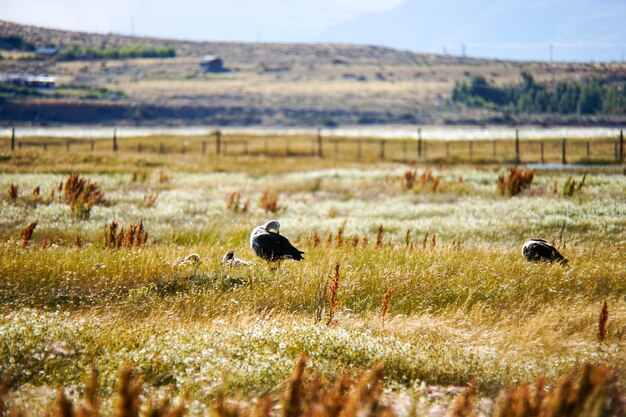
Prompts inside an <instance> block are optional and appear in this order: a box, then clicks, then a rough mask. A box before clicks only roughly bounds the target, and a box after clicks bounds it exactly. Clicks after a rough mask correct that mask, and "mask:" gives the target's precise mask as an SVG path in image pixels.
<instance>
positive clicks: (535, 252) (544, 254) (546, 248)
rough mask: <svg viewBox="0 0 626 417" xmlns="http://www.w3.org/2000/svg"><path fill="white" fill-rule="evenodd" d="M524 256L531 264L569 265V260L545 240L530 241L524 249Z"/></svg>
mask: <svg viewBox="0 0 626 417" xmlns="http://www.w3.org/2000/svg"><path fill="white" fill-rule="evenodd" d="M522 255H524V258H526V260H528V261H531V262H537V261H544V262H558V263H560V264H567V259H565V258H564V257H563V255H561V254H560V253H559V251H558V250H556V248H555V247H554V246H552V245H551V244H549V243H548V241H547V240H544V239H530V240H528V241H527V242H526V243H524V246H523V247H522Z"/></svg>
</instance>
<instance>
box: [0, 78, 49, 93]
mask: <svg viewBox="0 0 626 417" xmlns="http://www.w3.org/2000/svg"><path fill="white" fill-rule="evenodd" d="M0 83H2V84H10V85H17V86H22V87H34V88H43V89H50V90H52V89H54V88H55V87H56V77H52V76H50V75H41V74H34V75H33V74H0Z"/></svg>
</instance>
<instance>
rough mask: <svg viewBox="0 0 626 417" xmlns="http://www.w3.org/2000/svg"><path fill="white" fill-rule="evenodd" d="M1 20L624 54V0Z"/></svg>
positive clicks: (228, 7) (160, 4) (592, 56)
mask: <svg viewBox="0 0 626 417" xmlns="http://www.w3.org/2000/svg"><path fill="white" fill-rule="evenodd" d="M0 19H4V20H10V21H15V22H19V23H27V24H34V25H39V26H46V27H52V28H60V29H70V30H79V31H90V32H102V33H108V32H113V33H120V34H135V35H146V36H155V37H162V38H175V39H189V40H207V41H229V40H232V41H251V42H258V41H263V42H341V43H362V44H376V45H384V46H391V47H395V48H400V49H409V50H413V51H418V52H435V53H450V54H453V55H461V54H463V53H464V51H466V52H467V54H468V55H469V56H479V57H491V58H505V59H537V60H549V59H552V58H554V60H570V61H590V60H599V61H624V60H625V57H626V23H624V22H626V0H524V1H519V0H219V1H218V0H0Z"/></svg>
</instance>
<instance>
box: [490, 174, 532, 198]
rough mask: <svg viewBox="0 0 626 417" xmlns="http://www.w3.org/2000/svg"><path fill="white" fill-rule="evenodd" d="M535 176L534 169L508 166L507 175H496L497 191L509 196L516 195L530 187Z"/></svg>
mask: <svg viewBox="0 0 626 417" xmlns="http://www.w3.org/2000/svg"><path fill="white" fill-rule="evenodd" d="M534 176H535V170H534V169H528V170H523V169H519V168H517V167H511V168H509V176H508V177H506V178H505V176H504V175H500V176H499V177H498V183H497V185H498V191H499V192H500V194H502V195H506V196H509V197H512V196H515V195H518V194H519V193H521V192H522V191H523V190H525V189H526V188H529V187H530V184H531V183H532V182H533V178H534Z"/></svg>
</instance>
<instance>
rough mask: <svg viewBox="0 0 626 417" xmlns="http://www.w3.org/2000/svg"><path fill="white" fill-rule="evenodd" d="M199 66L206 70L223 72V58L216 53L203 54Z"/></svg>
mask: <svg viewBox="0 0 626 417" xmlns="http://www.w3.org/2000/svg"><path fill="white" fill-rule="evenodd" d="M200 68H202V69H203V70H204V71H206V72H224V71H226V70H225V69H224V60H223V59H222V58H220V57H219V56H217V55H205V56H204V57H203V58H202V61H200Z"/></svg>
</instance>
